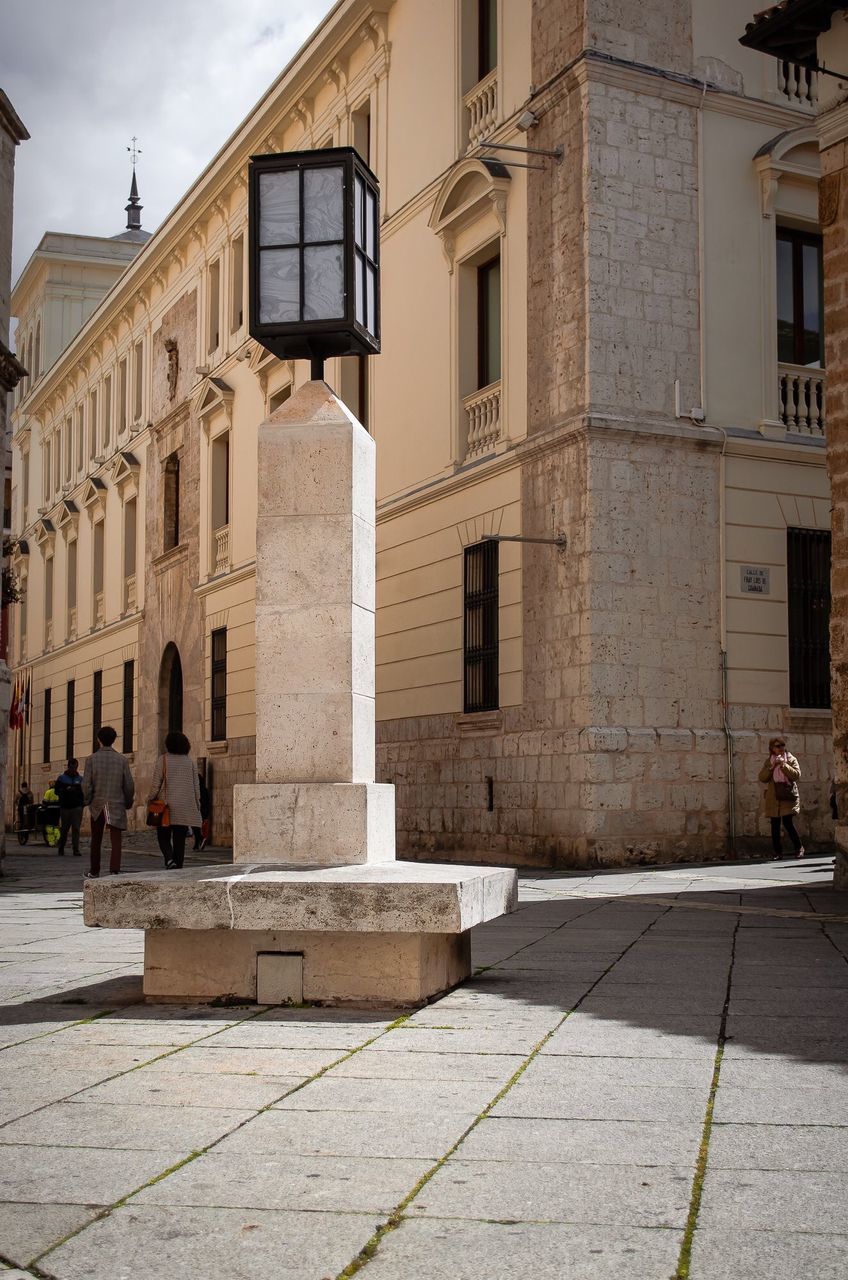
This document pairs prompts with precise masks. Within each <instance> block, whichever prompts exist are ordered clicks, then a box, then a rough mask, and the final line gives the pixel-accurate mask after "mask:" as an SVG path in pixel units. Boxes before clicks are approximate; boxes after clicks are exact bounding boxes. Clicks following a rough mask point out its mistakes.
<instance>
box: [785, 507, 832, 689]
mask: <svg viewBox="0 0 848 1280" xmlns="http://www.w3.org/2000/svg"><path fill="white" fill-rule="evenodd" d="M786 539H787V570H788V586H789V705H790V706H792V707H829V706H830V534H829V533H828V532H827V531H823V530H821V529H787V531H786Z"/></svg>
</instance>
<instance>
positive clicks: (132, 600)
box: [124, 573, 137, 613]
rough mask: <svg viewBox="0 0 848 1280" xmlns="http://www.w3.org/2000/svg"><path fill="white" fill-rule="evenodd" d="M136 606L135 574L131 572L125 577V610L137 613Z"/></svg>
mask: <svg viewBox="0 0 848 1280" xmlns="http://www.w3.org/2000/svg"><path fill="white" fill-rule="evenodd" d="M136 607H137V606H136V594H135V574H134V573H129V574H127V576H126V578H125V579H124V612H125V613H135V611H136Z"/></svg>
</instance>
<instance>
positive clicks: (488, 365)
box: [477, 258, 501, 387]
mask: <svg viewBox="0 0 848 1280" xmlns="http://www.w3.org/2000/svg"><path fill="white" fill-rule="evenodd" d="M500 376H501V260H500V258H494V259H493V260H492V261H491V262H487V263H486V264H485V266H482V267H479V268H478V270H477V386H478V387H488V386H489V384H490V383H492V382H497V381H498V379H499V378H500Z"/></svg>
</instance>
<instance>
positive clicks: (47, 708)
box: [41, 689, 53, 764]
mask: <svg viewBox="0 0 848 1280" xmlns="http://www.w3.org/2000/svg"><path fill="white" fill-rule="evenodd" d="M52 702H53V690H52V689H45V690H44V740H43V743H42V749H41V759H42V761H43V762H44V764H49V763H50V737H51V733H50V731H51V727H52V726H51V723H50V720H51V711H52Z"/></svg>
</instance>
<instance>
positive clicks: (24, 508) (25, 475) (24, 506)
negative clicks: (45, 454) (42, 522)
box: [20, 452, 29, 529]
mask: <svg viewBox="0 0 848 1280" xmlns="http://www.w3.org/2000/svg"><path fill="white" fill-rule="evenodd" d="M20 524H21V528H22V529H25V528H26V527H27V525H28V524H29V453H28V452H27V453H24V454H22V455H21V517H20Z"/></svg>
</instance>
